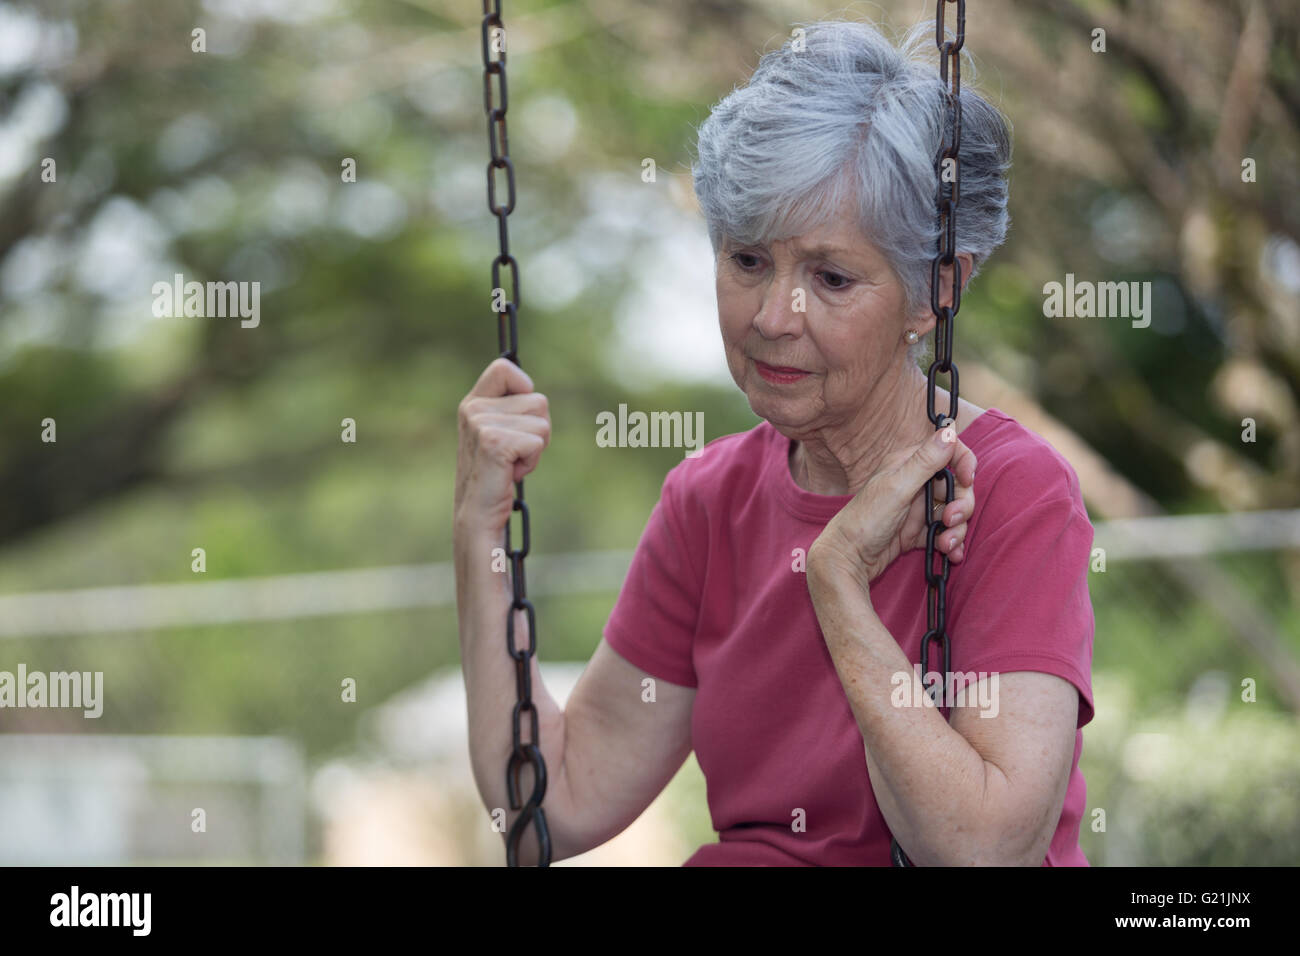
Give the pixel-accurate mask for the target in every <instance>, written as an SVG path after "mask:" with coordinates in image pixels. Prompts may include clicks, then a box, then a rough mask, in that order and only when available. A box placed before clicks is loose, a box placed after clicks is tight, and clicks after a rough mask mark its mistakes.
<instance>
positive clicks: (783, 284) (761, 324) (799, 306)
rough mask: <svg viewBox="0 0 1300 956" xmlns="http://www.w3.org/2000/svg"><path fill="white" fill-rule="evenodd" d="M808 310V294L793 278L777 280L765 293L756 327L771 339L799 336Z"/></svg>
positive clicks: (756, 318)
mask: <svg viewBox="0 0 1300 956" xmlns="http://www.w3.org/2000/svg"><path fill="white" fill-rule="evenodd" d="M806 309H807V293H806V291H805V290H804V289H803V288H801V287H800V286H799V284H798V282H797V281H796V280H795V279H794V278H793V277H791V278H790V279H787V280H785V281H782V280H781V279H779V278H775V279H773V280H772V283H771V284H770V285H769V286H768V287H767V289H766V290H765V291H764V293H763V302H762V305H761V306H760V307H759V310H758V314H757V315H755V316H754V327H755V328H757V329H758V331H759V332H761V333H762V334H763V336H764V337H765V338H770V339H775V338H779V337H781V336H782V335H798V334H799V332H800V330H801V329H802V328H803V318H804V315H805V313H806Z"/></svg>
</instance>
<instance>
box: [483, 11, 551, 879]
mask: <svg viewBox="0 0 1300 956" xmlns="http://www.w3.org/2000/svg"><path fill="white" fill-rule="evenodd" d="M482 41H483V43H482V45H483V107H484V109H485V110H486V112H487V121H488V147H489V149H490V151H491V157H492V158H491V159H490V160H489V162H488V166H487V201H488V210H489V211H490V212H491V213H492V215H494V216H496V217H497V233H498V237H499V240H500V248H501V252H500V254H499V255H498V256H497V257H496V258H495V259H493V260H492V310H493V311H494V312H495V313H496V314H497V345H498V349H499V352H500V357H501V358H507V359H509V360H510V361H512V362H514V363H515V364H516V365H519V367H520V368H523V366H522V365H520V364H519V339H518V328H517V324H516V317H517V315H518V310H519V301H520V294H519V263H518V262H516V261H515V257H514V256H512V255H511V254H510V234H509V229H508V227H507V219H508V217H509V216H510V213H512V212H513V211H514V208H515V167H514V164H513V163H512V162H511V161H510V150H509V146H508V140H507V138H506V108H507V105H508V101H507V96H506V50H505V25H504V23H503V22H502V20H501V0H483V25H482ZM493 54H496V55H495V57H494V56H493ZM493 76H495V77H497V88H498V91H499V92H498V96H496V97H495V98H494V96H493V90H492V87H493V83H492V77H493ZM494 103H499V104H500V105H494ZM498 169H504V170H505V171H506V190H507V191H506V196H507V198H506V201H505V203H504V204H503V203H498V202H497V190H496V171H497V170H498ZM503 265H504V266H507V267H508V268H509V270H510V291H511V293H512V295H513V298H511V299H505V298H504V297H505V289H504V288H503V287H502V286H501V267H502V266H503ZM511 510H512V512H514V511H518V512H519V517H520V530H521V535H522V538H523V542H522V544H523V547H521V548H518V549H514V548H512V547H511V546H510V522H509V521H507V522H506V531H505V538H506V549H505V550H506V554H507V555H508V556H509V558H510V579H511V585H512V589H513V595H512V598H511V602H510V609H509V610H508V611H507V612H506V649H507V651H508V653H509V654H510V658H511V660H513V661H514V662H515V696H516V703H515V705H514V709H513V710H512V711H511V734H512V742H513V745H514V749H513V750H512V752H511V754H510V760H509V762H508V763H507V764H506V790H507V792H508V793H509V796H510V809H512V810H519V809H520V807H521V805H522V807H523V812H522V813H520V814H519V816H518V817H516V818H515V821H514V823H513V824H511V826H510V832H509V833H508V834H507V835H506V865H507V866H518V865H519V841H520V840H521V839H522V838H523V835H524V831H525V830H527V828H528V825H529V824H530V823H531V824H532V825H533V826H534V827H535V828H536V832H537V844H538V866H550V863H551V835H550V831H549V830H548V829H547V827H546V813H545V811H544V810H543V809H542V798H543V797H545V796H546V761H545V760H544V759H543V758H542V751H541V747H540V746H539V740H538V714H537V705H536V704H534V703H533V690H532V670H531V668H532V660H533V655H534V654H535V653H536V652H537V618H536V611H535V610H534V608H533V604H532V602H531V601H529V600H528V589H527V586H526V584H525V580H524V558H526V557H527V556H528V550H529V547H530V546H531V540H530V533H529V521H528V505H527V504H526V503H525V501H524V483H523V480H522V479H520V480H519V481H516V482H515V498H514V502H513V503H512V505H511ZM517 611H523V612H524V618H525V620H527V622H528V646H527V647H524V648H518V647H516V646H515V612H517ZM525 716H527V718H528V723H529V730H530V733H529V734H528V739H527V742H525V741H524V739H523V734H522V733H521V729H520V723H521V721H522V719H523V718H524V717H525ZM525 764H528V765H529V766H531V767H532V768H533V792H532V794H531V795H530V796H529V797H528V800H527V802H523V803H521V801H520V799H519V773H520V771H521V770H522V769H523V767H524V765H525Z"/></svg>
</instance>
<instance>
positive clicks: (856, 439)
mask: <svg viewBox="0 0 1300 956" xmlns="http://www.w3.org/2000/svg"><path fill="white" fill-rule="evenodd" d="M925 384H926V383H925V376H923V375H921V374H920V371H919V370H917V371H916V372H915V373H914V374H912V375H906V376H903V377H902V380H901V381H900V383H899V385H898V386H897V387H896V388H895V389H894V390H893V394H891V395H874V394H873V395H872V396H870V398H869V400H868V402H867V403H866V404H865V405H864V406H863V409H862V413H861V415H860V417H859V418H858V419H856V420H854V421H852V422H850V423H846V424H845V425H840V426H828V427H825V428H821V429H816V430H814V431H813V432H811V433H810V434H807V435H803V436H801V437H800V438H799V439H797V440H796V441H794V442H793V443H792V444H793V445H794V449H793V451H792V453H791V455H790V474H791V477H793V478H794V481H795V484H797V485H798V486H799V487H800V488H803V489H804V490H805V491H810V492H812V493H813V494H818V495H849V494H857V492H858V491H860V490H861V489H862V487H863V486H864V485H865V484H866V483H867V481H868V480H869V479H870V478H871V476H872V475H874V474H875V473H876V472H877V471H878V470H879V468H880V465H881V463H882V462H883V461H884V460H885V458H886V457H888V456H889V455H891V454H892V453H894V452H895V451H898V450H900V449H902V448H906V447H908V446H909V445H915V444H916V443H917V442H919V441H921V440H923V439H924V438H925V437H926V436H927V435H929V434H931V433H932V432H933V430H934V428H933V426H932V425H931V424H930V419H929V417H928V416H927V414H926V405H925Z"/></svg>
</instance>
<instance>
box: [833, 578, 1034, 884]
mask: <svg viewBox="0 0 1300 956" xmlns="http://www.w3.org/2000/svg"><path fill="white" fill-rule="evenodd" d="M810 557H811V556H810ZM808 589H809V593H810V595H811V596H812V600H813V605H814V607H815V609H816V613H817V618H818V621H819V622H820V624H821V629H822V634H823V636H824V637H825V639H826V646H827V648H828V650H829V651H830V654H831V658H832V660H833V661H834V662H835V669H836V671H837V673H838V674H839V678H840V683H841V684H842V685H843V687H844V691H845V693H846V694H847V696H848V699H849V704H850V706H851V707H852V710H853V714H854V717H855V718H856V719H857V723H858V729H859V731H860V732H861V733H862V738H863V741H864V743H865V745H866V757H867V766H868V770H869V772H870V775H871V785H872V789H873V792H874V793H875V796H876V802H877V804H878V805H879V807H880V810H881V813H882V814H883V815H884V817H885V821H886V822H887V823H888V824H889V827H890V830H891V832H892V833H893V835H894V838H895V839H896V840H898V843H899V845H900V846H902V847H903V849H904V850H905V852H906V853H907V855H908V857H909V858H910V859H911V860H912V862H913V863H916V864H918V865H922V866H924V865H930V866H965V865H971V864H993V865H999V864H1006V863H1008V862H1011V860H1010V859H1009V858H1008V857H1007V850H1008V848H1007V846H1006V845H1005V840H1004V838H1005V836H1006V834H1005V831H1004V824H1005V821H1003V819H1002V817H1001V815H1000V814H999V812H998V805H999V804H998V800H997V799H996V798H997V796H998V794H999V793H1000V792H1001V786H1002V785H1004V784H1005V779H1004V778H1002V777H1001V772H1000V771H998V769H997V768H996V767H993V766H992V765H990V764H988V763H987V762H986V761H985V760H984V758H983V757H981V756H980V754H979V752H978V751H976V750H975V748H974V747H972V746H971V745H970V743H969V742H968V741H967V740H966V738H964V737H963V736H962V735H961V734H959V733H958V732H957V731H955V730H954V729H953V728H952V727H951V726H949V724H948V723H947V721H945V720H944V718H943V715H942V714H940V713H939V710H938V708H937V707H931V706H901V707H900V706H895V705H894V703H893V697H894V689H895V687H896V686H897V683H896V677H895V675H897V674H900V673H901V674H906V675H907V677H908V678H909V679H910V680H911V682H912V687H911V695H910V697H909V698H908V699H909V700H911V701H917V702H919V701H920V699H921V698H920V695H921V694H923V693H924V691H923V690H922V687H921V682H920V680H919V679H918V677H917V676H916V673H915V670H914V668H913V666H912V664H911V662H909V661H908V659H907V657H906V655H904V654H903V651H902V649H901V648H900V647H899V645H898V642H897V641H896V640H895V639H894V637H893V635H891V634H890V633H889V631H888V630H887V629H886V628H885V626H884V624H883V622H882V621H881V620H880V618H879V616H877V614H876V612H875V609H874V608H873V607H872V604H871V599H870V593H869V590H868V588H867V587H866V585H865V583H864V582H862V581H861V580H860V578H859V577H857V576H856V575H855V573H854V572H852V571H851V570H848V569H841V568H829V569H828V568H826V567H825V566H814V563H813V562H812V561H811V560H810V561H809V567H808ZM990 797H992V799H990Z"/></svg>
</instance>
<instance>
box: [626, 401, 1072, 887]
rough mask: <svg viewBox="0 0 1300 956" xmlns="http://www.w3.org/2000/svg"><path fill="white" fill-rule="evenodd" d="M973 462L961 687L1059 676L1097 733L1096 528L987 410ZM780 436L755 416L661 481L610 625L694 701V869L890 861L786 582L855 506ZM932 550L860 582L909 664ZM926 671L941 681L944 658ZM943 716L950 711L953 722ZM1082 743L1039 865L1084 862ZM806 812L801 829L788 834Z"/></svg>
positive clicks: (806, 620)
mask: <svg viewBox="0 0 1300 956" xmlns="http://www.w3.org/2000/svg"><path fill="white" fill-rule="evenodd" d="M961 439H962V441H963V442H964V443H965V444H966V445H968V446H969V447H970V448H971V449H972V450H973V451H974V452H975V454H976V456H977V458H978V466H977V468H976V472H977V475H976V479H975V512H974V514H973V516H972V517H971V519H970V523H969V527H968V530H967V536H966V557H965V560H964V561H963V562H962V563H961V564H954V565H951V567H950V573H949V578H948V589H947V607H948V611H947V614H948V635H949V643H950V646H951V655H952V670H953V671H954V672H958V671H961V672H967V671H977V672H979V671H985V672H990V673H991V672H999V673H1007V672H1010V671H1018V670H1027V671H1042V672H1045V673H1048V674H1056V675H1058V676H1060V677H1062V678H1064V679H1065V680H1067V681H1069V682H1070V683H1071V684H1073V685H1074V686H1075V687H1076V688H1077V689H1078V691H1079V719H1078V727H1079V728H1082V727H1083V725H1084V724H1086V723H1087V722H1088V721H1090V720H1091V719H1092V716H1093V705H1092V684H1091V679H1090V674H1091V670H1092V638H1093V613H1092V603H1091V601H1090V599H1089V595H1088V579H1087V575H1088V562H1089V557H1090V552H1091V548H1092V536H1093V528H1092V524H1091V523H1090V521H1089V520H1088V514H1087V511H1086V509H1085V508H1084V504H1083V499H1082V497H1081V495H1080V493H1079V481H1078V478H1077V476H1076V475H1075V473H1074V469H1073V468H1071V467H1070V464H1069V463H1068V462H1067V461H1066V460H1065V459H1064V458H1063V457H1061V455H1060V454H1059V453H1058V452H1057V451H1056V450H1055V449H1054V448H1052V446H1051V445H1049V444H1048V443H1047V442H1046V441H1044V440H1043V439H1042V438H1040V437H1039V436H1038V435H1036V434H1034V433H1033V432H1030V431H1028V430H1027V429H1025V428H1024V427H1023V426H1022V425H1020V423H1019V422H1017V421H1015V420H1014V419H1013V418H1011V417H1010V416H1008V415H1005V414H1003V413H1002V412H1000V411H999V410H997V409H996V408H990V409H988V410H987V411H985V412H984V413H983V414H981V415H980V416H979V417H978V418H976V419H975V420H974V421H973V422H971V424H970V425H968V426H967V427H966V428H965V429H964V430H963V431H962V432H961ZM789 450H790V442H789V439H787V438H785V437H784V436H783V435H782V434H781V433H780V432H778V431H777V430H776V429H775V428H774V427H772V425H771V424H770V423H768V422H767V421H763V422H761V423H759V424H758V425H757V426H755V427H754V428H752V429H751V430H749V431H747V432H741V433H738V434H734V435H726V436H724V437H722V438H717V439H714V440H713V441H711V442H709V443H708V444H707V445H706V446H705V447H704V449H703V452H702V454H701V455H700V456H699V457H698V458H687V459H684V460H683V461H682V462H681V463H680V464H678V465H676V466H674V467H673V468H672V470H670V471H669V472H668V475H667V476H666V477H665V479H664V482H663V490H662V495H661V498H660V500H659V502H658V503H657V504H656V505H655V507H654V509H653V510H652V511H651V513H650V518H649V522H648V523H647V525H646V528H645V532H644V533H643V535H642V537H641V541H640V542H639V544H638V545H637V549H636V553H635V554H634V556H633V559H632V564H631V567H630V569H629V571H628V575H627V579H626V581H625V582H624V584H623V589H622V591H621V592H620V594H619V596H618V600H617V602H616V603H615V605H614V608H613V611H612V612H611V614H610V617H609V620H608V622H607V623H606V625H605V629H604V636H605V640H606V641H607V642H608V643H609V645H610V646H611V647H613V648H614V650H615V651H617V652H618V653H619V654H620V655H621V656H622V657H624V658H625V659H626V660H628V661H630V662H631V663H632V664H634V665H636V666H637V667H639V668H641V669H642V670H644V671H645V672H646V673H648V674H650V675H652V676H653V677H656V678H659V679H661V680H666V681H668V682H670V683H673V684H680V685H682V686H684V687H694V688H696V697H695V705H694V710H693V713H692V717H691V733H692V743H693V746H694V748H695V753H696V757H697V759H698V760H699V763H700V767H701V769H702V770H703V771H704V775H705V778H706V780H707V783H708V802H709V812H710V814H711V815H712V819H713V828H714V829H715V830H716V831H717V832H718V834H719V838H720V841H721V842H719V843H710V844H706V845H705V846H702V847H700V848H699V850H697V851H696V852H695V854H694V855H693V856H692V857H691V858H690V859H689V860H687V861H686V863H685V865H687V866H707V865H721V866H753V865H775V866H798V865H827V866H861V865H875V866H887V865H889V840H890V837H889V831H888V829H887V827H886V824H885V819H884V817H883V816H882V814H881V812H880V810H879V808H878V807H877V806H876V801H875V797H874V795H873V794H872V790H871V782H870V780H869V778H868V773H867V764H866V757H865V755H864V753H863V740H862V735H861V733H860V732H859V730H858V727H857V723H856V721H855V720H854V717H853V712H852V710H851V709H850V707H849V701H848V698H847V696H845V693H844V689H843V686H842V685H841V684H840V680H839V677H838V675H837V674H836V671H835V665H834V663H833V662H832V660H831V656H830V652H829V651H828V650H827V649H826V644H825V642H824V640H823V638H822V633H821V629H820V627H819V625H818V622H817V617H816V615H815V613H814V612H813V605H812V600H811V598H810V597H809V595H808V585H807V581H806V578H805V575H804V574H802V573H798V572H797V571H795V570H793V569H794V568H795V567H796V566H798V567H802V565H797V564H796V558H797V555H796V554H795V549H803V552H804V553H806V552H807V549H808V547H809V546H810V545H811V544H812V543H813V541H814V540H815V539H816V538H817V536H818V535H819V534H820V533H821V530H822V529H823V528H824V527H825V525H826V523H827V522H828V521H829V520H830V519H831V518H832V517H833V516H834V515H835V514H836V513H838V512H839V510H840V509H841V508H843V507H844V505H846V504H847V503H848V502H849V501H850V500H851V499H852V495H818V494H813V493H812V492H809V491H806V490H804V489H802V488H800V487H799V486H798V485H797V484H795V482H794V479H793V478H792V477H791V475H790V470H789V457H788V456H789ZM924 553H925V552H924V550H923V549H922V550H914V551H911V552H908V553H907V554H904V555H902V556H900V557H899V558H898V559H897V560H895V561H894V563H893V564H891V565H890V566H889V567H888V568H886V569H885V571H884V572H883V573H882V574H881V575H880V577H879V578H877V580H875V581H874V582H872V585H871V602H872V605H873V606H874V607H875V609H876V613H877V614H878V615H879V616H880V619H881V621H883V622H884V624H885V626H886V627H887V628H888V629H889V632H890V633H891V634H893V635H894V637H895V639H896V640H897V641H898V642H899V644H900V646H901V647H902V649H903V652H904V653H905V654H906V655H907V656H908V659H909V660H911V661H912V662H913V663H916V662H918V661H919V660H920V646H921V637H922V636H923V634H924V633H925V596H926V586H925V579H924V572H923V565H924ZM930 657H931V667H932V668H933V669H936V670H940V669H942V666H943V664H942V660H941V656H940V654H939V653H938V650H937V648H936V649H934V650H932V651H931V655H930ZM943 713H945V714H946V713H947V710H944V711H943ZM1082 749H1083V733H1082V730H1077V731H1076V733H1075V743H1074V763H1073V767H1072V769H1071V771H1070V782H1069V786H1068V789H1067V791H1066V794H1065V806H1064V809H1063V811H1062V813H1061V818H1060V822H1059V823H1058V824H1057V827H1056V833H1055V835H1054V836H1053V838H1052V843H1051V847H1050V849H1049V850H1048V853H1047V857H1046V859H1045V860H1044V861H1043V865H1044V866H1087V865H1088V861H1087V859H1086V858H1085V857H1084V855H1083V852H1082V850H1081V849H1080V848H1079V823H1080V818H1081V817H1082V815H1083V812H1084V792H1085V785H1084V779H1083V775H1082V774H1081V773H1080V772H1079V754H1080V753H1081V751H1082ZM795 808H803V810H804V811H805V817H804V825H805V830H804V831H803V832H797V831H795V830H794V829H793V828H792V825H791V824H792V823H793V822H794V820H795V818H794V817H793V816H792V812H793V811H794V809H795Z"/></svg>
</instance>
